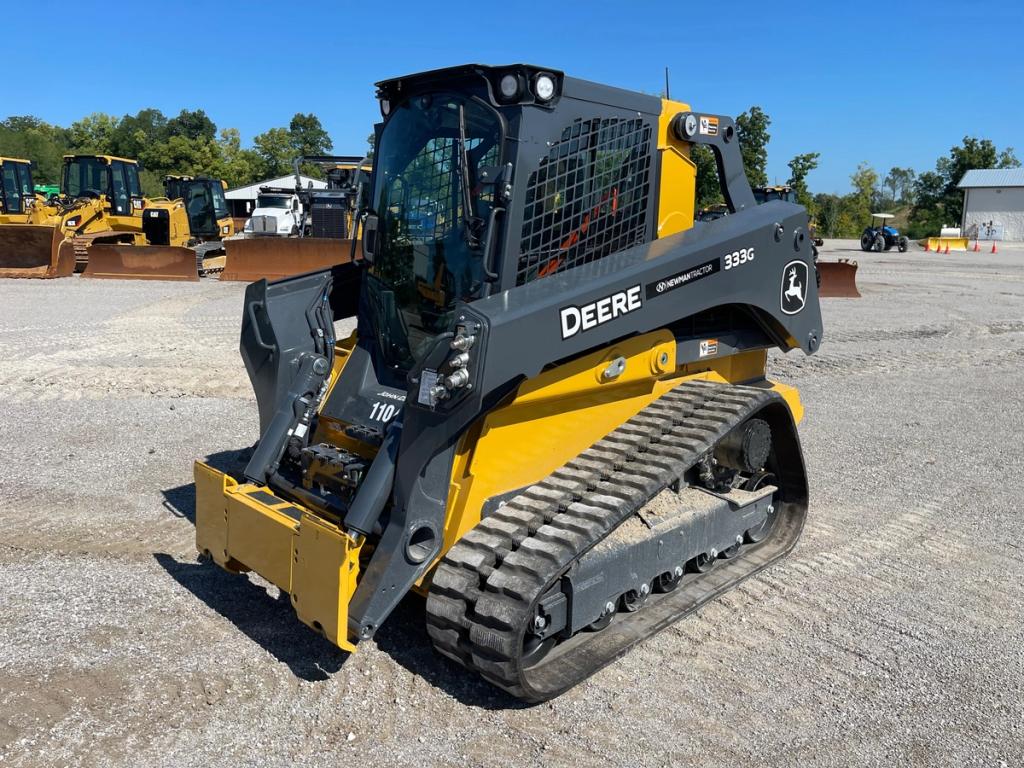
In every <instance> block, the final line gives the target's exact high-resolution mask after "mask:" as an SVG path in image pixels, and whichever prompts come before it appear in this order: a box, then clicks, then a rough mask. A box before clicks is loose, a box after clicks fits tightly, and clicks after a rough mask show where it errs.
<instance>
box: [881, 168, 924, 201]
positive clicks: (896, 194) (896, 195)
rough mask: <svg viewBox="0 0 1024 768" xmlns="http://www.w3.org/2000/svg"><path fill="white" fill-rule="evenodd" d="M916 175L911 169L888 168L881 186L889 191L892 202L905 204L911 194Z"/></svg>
mask: <svg viewBox="0 0 1024 768" xmlns="http://www.w3.org/2000/svg"><path fill="white" fill-rule="evenodd" d="M916 177H917V174H915V173H914V169H913V168H896V167H893V168H890V169H889V173H888V174H886V177H885V180H884V181H883V182H882V184H883V185H884V186H885V188H886V189H887V190H889V192H890V193H891V194H890V197H891V198H892V201H893V202H894V203H895V202H906V201H907V200H908V199H909V198H910V197H911V196H912V193H913V190H914V179H915V178H916Z"/></svg>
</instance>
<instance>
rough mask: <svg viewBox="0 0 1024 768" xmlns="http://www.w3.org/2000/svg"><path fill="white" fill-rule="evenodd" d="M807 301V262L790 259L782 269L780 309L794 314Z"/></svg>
mask: <svg viewBox="0 0 1024 768" xmlns="http://www.w3.org/2000/svg"><path fill="white" fill-rule="evenodd" d="M806 303H807V264H806V262H803V261H791V262H789V264H787V265H786V267H785V269H783V270H782V311H783V312H784V313H785V314H787V315H795V314H796V313H797V312H799V311H800V310H802V309H803V308H804V305H805V304H806Z"/></svg>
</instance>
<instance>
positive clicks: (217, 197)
mask: <svg viewBox="0 0 1024 768" xmlns="http://www.w3.org/2000/svg"><path fill="white" fill-rule="evenodd" d="M210 189H211V190H212V191H213V211H214V214H215V215H216V216H217V218H218V219H226V218H227V217H228V216H229V215H230V212H229V211H228V201H227V199H226V198H225V197H224V187H222V186H221V184H220V182H218V181H214V182H213V183H211V184H210Z"/></svg>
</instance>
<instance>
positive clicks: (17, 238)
mask: <svg viewBox="0 0 1024 768" xmlns="http://www.w3.org/2000/svg"><path fill="white" fill-rule="evenodd" d="M63 242H64V235H63V233H62V232H61V231H60V228H59V227H53V226H49V225H46V224H5V225H0V277H44V278H46V277H70V276H71V275H73V274H74V272H75V257H74V255H71V256H70V258H69V257H68V255H67V253H66V252H64V251H63V250H62V249H61V247H60V246H61V244H62V243H63Z"/></svg>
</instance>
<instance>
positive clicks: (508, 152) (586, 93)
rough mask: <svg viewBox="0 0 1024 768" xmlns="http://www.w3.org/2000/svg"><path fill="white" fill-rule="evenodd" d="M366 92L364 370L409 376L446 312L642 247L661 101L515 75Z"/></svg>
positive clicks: (485, 72) (510, 69) (503, 71)
mask: <svg viewBox="0 0 1024 768" xmlns="http://www.w3.org/2000/svg"><path fill="white" fill-rule="evenodd" d="M377 86H378V91H377V96H378V99H379V100H380V108H381V114H382V116H383V118H384V121H383V123H382V124H381V125H378V126H377V134H376V145H375V146H376V150H375V156H374V171H373V181H372V192H371V195H370V209H369V211H368V215H367V218H366V223H365V225H364V242H363V253H364V256H365V257H366V259H367V261H368V262H370V267H369V269H368V271H367V278H366V288H365V294H366V305H367V307H368V317H367V318H366V320H368V325H369V327H370V328H371V329H372V333H373V338H374V340H375V342H376V344H375V346H376V347H377V350H376V351H377V353H378V354H379V356H380V358H381V359H380V362H381V363H382V365H381V366H379V368H382V369H390V370H392V371H394V372H395V374H396V375H397V376H399V377H402V375H403V374H404V373H405V372H408V371H409V370H411V369H412V368H414V367H415V366H416V365H417V364H418V363H420V362H421V361H422V360H423V358H424V356H425V355H426V353H427V352H428V350H430V349H431V347H432V346H433V345H434V343H435V341H436V339H437V337H438V335H439V334H441V333H443V332H445V331H448V330H451V329H452V326H453V321H454V317H453V315H454V311H455V307H456V305H457V303H459V302H464V303H469V302H472V301H475V300H477V299H481V298H484V297H486V296H488V295H490V294H491V293H495V292H498V291H499V290H505V289H507V288H511V287H515V286H519V285H524V284H526V283H529V282H532V281H534V280H538V279H541V278H544V277H547V276H549V275H554V274H556V273H559V272H563V271H565V270H567V269H571V268H573V267H576V266H579V265H581V264H586V263H590V262H593V261H597V260H599V259H602V258H604V257H605V256H607V255H609V254H611V253H615V252H617V251H620V250H623V249H625V248H628V247H631V246H633V245H638V244H641V243H644V242H647V241H649V240H652V239H654V238H655V236H656V229H655V220H656V215H655V213H654V210H653V209H654V207H653V206H651V205H649V204H648V203H649V198H650V197H651V196H652V195H653V194H654V191H653V189H652V187H653V184H652V168H654V167H655V166H656V163H657V133H656V132H657V129H658V115H659V113H660V110H661V104H662V102H661V100H660V99H658V98H655V97H647V96H643V95H641V94H634V93H630V92H627V91H620V90H619V89H614V88H609V87H606V86H598V85H596V84H594V83H588V82H585V81H580V80H574V79H572V78H566V77H565V76H564V75H563V74H562V73H560V72H557V71H555V70H551V69H543V68H539V67H532V66H526V65H512V66H505V67H485V66H479V65H467V66H464V67H453V68H449V69H444V70H437V71H434V72H428V73H424V74H420V75H414V76H411V77H403V78H397V79H394V80H388V81H385V82H381V83H378V84H377ZM609 105H617V106H614V107H613V106H609ZM556 107H557V109H556ZM551 136H554V137H556V139H557V140H555V141H547V140H546V139H547V138H548V137H551ZM540 137H543V139H544V140H541V138H540ZM506 254H509V255H510V257H505V255H506Z"/></svg>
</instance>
